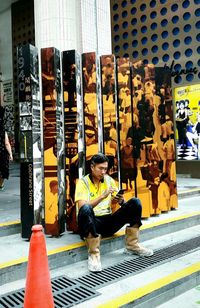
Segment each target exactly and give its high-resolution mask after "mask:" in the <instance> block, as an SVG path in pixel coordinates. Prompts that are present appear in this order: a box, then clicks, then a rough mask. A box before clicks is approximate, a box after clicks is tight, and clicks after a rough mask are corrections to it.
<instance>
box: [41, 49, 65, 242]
mask: <svg viewBox="0 0 200 308" xmlns="http://www.w3.org/2000/svg"><path fill="white" fill-rule="evenodd" d="M41 64H42V99H43V121H44V128H43V134H44V184H45V187H44V188H45V202H44V207H45V232H46V233H47V234H51V235H54V236H57V235H59V234H60V233H61V232H63V231H64V220H63V215H64V201H65V200H64V199H65V185H64V183H65V179H64V169H65V162H64V122H63V119H64V115H63V111H62V103H61V99H60V89H61V88H60V53H59V51H58V50H57V49H56V48H43V49H42V50H41ZM58 165H59V166H58Z"/></svg>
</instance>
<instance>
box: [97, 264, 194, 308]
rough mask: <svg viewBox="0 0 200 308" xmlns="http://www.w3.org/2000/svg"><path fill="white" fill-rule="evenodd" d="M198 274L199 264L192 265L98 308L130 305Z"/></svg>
mask: <svg viewBox="0 0 200 308" xmlns="http://www.w3.org/2000/svg"><path fill="white" fill-rule="evenodd" d="M197 272H200V262H197V263H194V264H193V265H190V266H188V267H186V268H184V269H182V270H180V271H177V272H175V273H172V274H169V275H167V276H165V277H163V278H160V279H158V280H155V281H153V282H151V283H149V284H147V285H145V286H143V287H140V288H137V289H135V290H132V291H130V292H128V293H126V294H123V295H121V296H118V297H116V298H114V299H112V300H110V301H108V302H107V303H104V304H101V305H99V306H98V308H117V307H121V306H122V305H125V304H128V303H131V302H133V301H135V300H137V299H139V298H141V297H143V296H145V295H147V294H149V293H152V292H154V291H156V290H159V289H161V288H162V287H164V286H166V285H169V284H170V283H172V282H174V281H177V280H179V279H182V278H185V277H187V276H189V275H192V274H194V273H197Z"/></svg>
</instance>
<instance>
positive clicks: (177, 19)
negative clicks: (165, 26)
mask: <svg viewBox="0 0 200 308" xmlns="http://www.w3.org/2000/svg"><path fill="white" fill-rule="evenodd" d="M178 21H179V17H178V16H177V15H174V16H173V17H172V22H173V24H176V23H177V22H178Z"/></svg>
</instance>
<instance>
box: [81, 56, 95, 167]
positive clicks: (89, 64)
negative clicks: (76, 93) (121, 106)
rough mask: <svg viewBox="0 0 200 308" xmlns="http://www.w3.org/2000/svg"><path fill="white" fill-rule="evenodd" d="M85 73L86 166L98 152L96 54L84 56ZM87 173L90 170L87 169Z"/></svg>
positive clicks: (83, 68) (83, 67)
mask: <svg viewBox="0 0 200 308" xmlns="http://www.w3.org/2000/svg"><path fill="white" fill-rule="evenodd" d="M82 71H83V104H84V127H85V152H86V165H87V162H88V161H89V159H90V158H91V157H92V155H94V154H95V153H97V152H98V149H99V147H98V112H97V110H98V108H97V85H96V84H97V80H96V78H97V76H96V54H95V53H94V52H91V53H84V54H82ZM86 169H87V170H86V172H87V171H88V168H87V167H86Z"/></svg>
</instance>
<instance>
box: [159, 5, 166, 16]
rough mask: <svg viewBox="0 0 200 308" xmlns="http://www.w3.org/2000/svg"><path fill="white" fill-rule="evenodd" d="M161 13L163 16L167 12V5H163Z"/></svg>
mask: <svg viewBox="0 0 200 308" xmlns="http://www.w3.org/2000/svg"><path fill="white" fill-rule="evenodd" d="M160 14H161V15H162V16H164V15H166V14H167V8H166V7H163V8H162V9H161V10H160Z"/></svg>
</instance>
